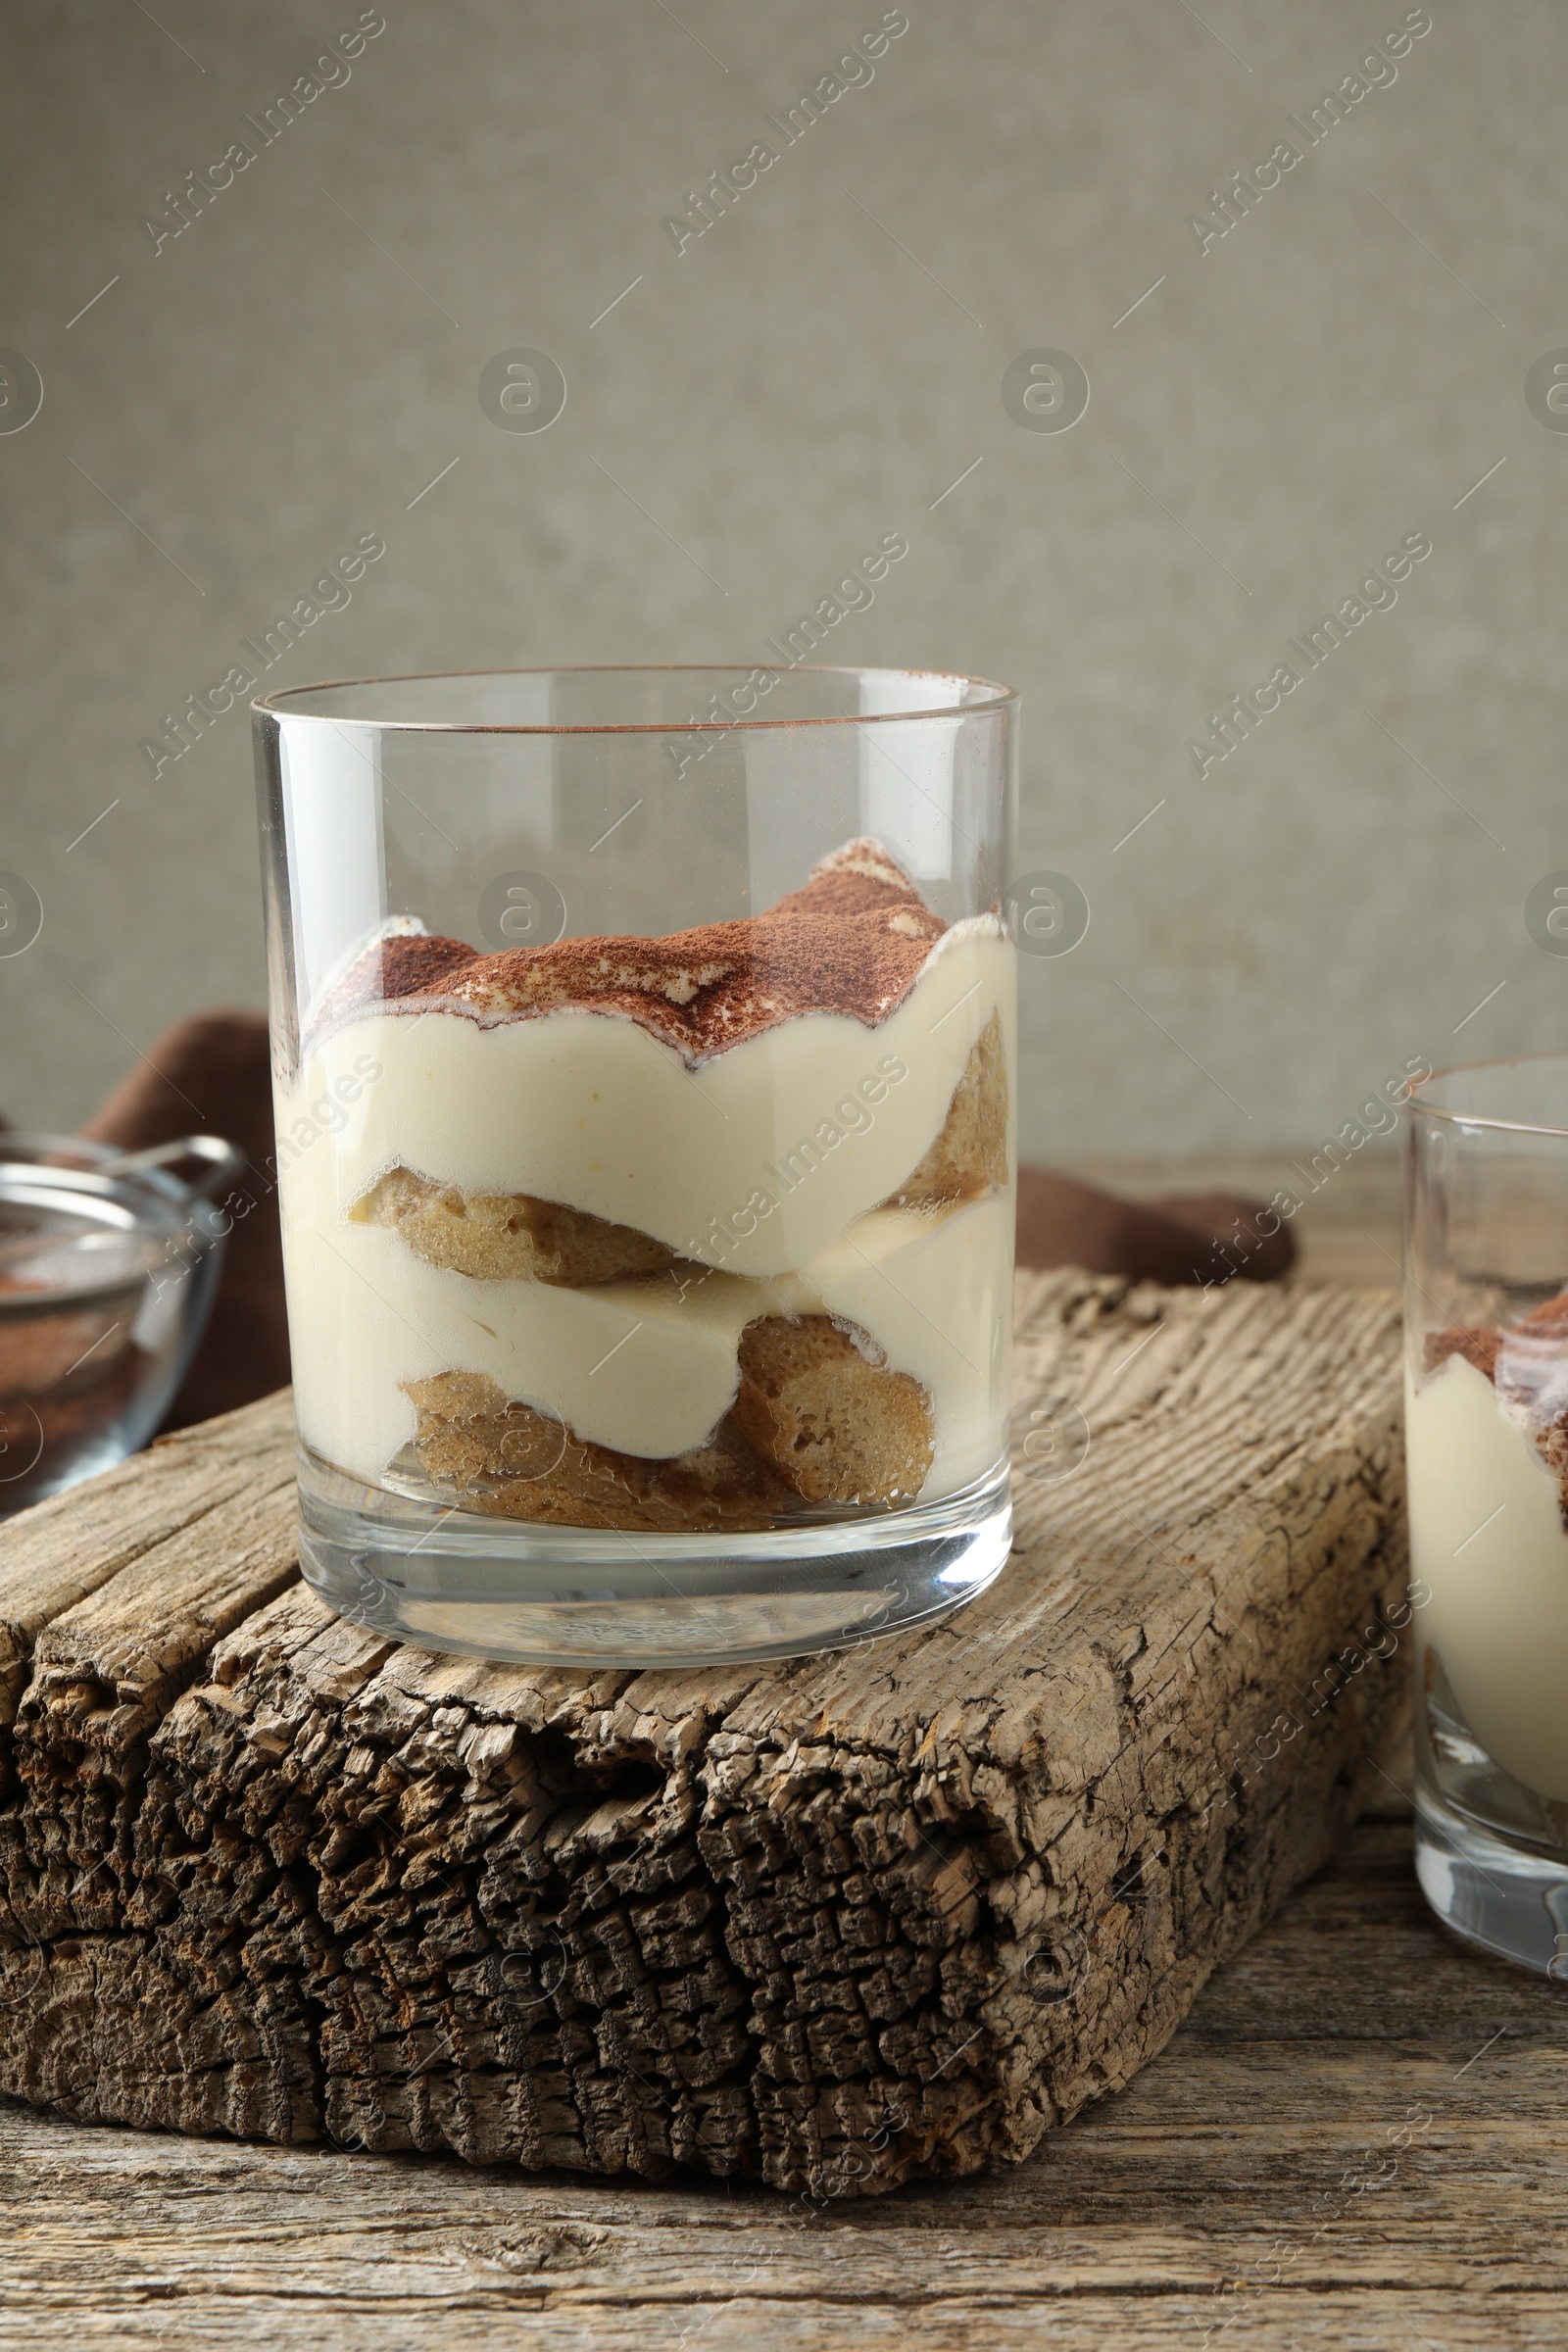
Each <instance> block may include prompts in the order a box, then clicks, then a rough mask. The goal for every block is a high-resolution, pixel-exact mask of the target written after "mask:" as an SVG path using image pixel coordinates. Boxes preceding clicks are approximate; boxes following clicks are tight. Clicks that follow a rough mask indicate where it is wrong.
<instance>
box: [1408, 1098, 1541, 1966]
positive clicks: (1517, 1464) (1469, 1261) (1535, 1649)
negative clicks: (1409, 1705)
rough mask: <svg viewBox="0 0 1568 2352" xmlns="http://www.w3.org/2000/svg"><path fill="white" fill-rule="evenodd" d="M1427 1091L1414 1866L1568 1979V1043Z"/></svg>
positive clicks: (1414, 1360)
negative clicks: (1567, 1049) (1566, 1049)
mask: <svg viewBox="0 0 1568 2352" xmlns="http://www.w3.org/2000/svg"><path fill="white" fill-rule="evenodd" d="M1410 1108H1411V1114H1412V1115H1411V1121H1410V1126H1409V1129H1408V1131H1407V1140H1406V1158H1405V1179H1406V1189H1405V1333H1406V1350H1405V1373H1406V1395H1405V1438H1406V1452H1407V1457H1408V1463H1409V1476H1410V1564H1411V1568H1412V1571H1413V1575H1414V1582H1413V1585H1412V1588H1411V1603H1412V1608H1411V1619H1412V1625H1413V1630H1414V1634H1415V1661H1416V1672H1417V1687H1416V1868H1417V1872H1418V1875H1419V1877H1420V1881H1421V1886H1422V1889H1423V1891H1424V1892H1425V1894H1426V1897H1427V1900H1428V1901H1429V1902H1430V1903H1431V1904H1432V1906H1433V1908H1434V1909H1435V1910H1436V1911H1437V1912H1438V1913H1439V1914H1440V1916H1441V1917H1442V1918H1444V1919H1445V1920H1446V1922H1447V1923H1448V1925H1449V1926H1450V1927H1452V1928H1455V1929H1456V1930H1457V1931H1458V1932H1459V1933H1460V1934H1461V1935H1464V1936H1469V1937H1471V1938H1472V1939H1473V1940H1474V1941H1476V1942H1478V1943H1482V1944H1485V1945H1486V1946H1487V1947H1488V1948H1489V1949H1490V1950H1492V1951H1495V1952H1500V1953H1503V1954H1505V1955H1506V1956H1507V1957H1508V1958H1509V1959H1513V1960H1518V1961H1521V1962H1523V1963H1524V1964H1525V1965H1526V1966H1527V1967H1532V1968H1536V1969H1539V1970H1542V1971H1544V1973H1545V1974H1547V1975H1548V1976H1551V1977H1554V1978H1556V1979H1557V1980H1559V1981H1568V1055H1563V1054H1538V1055H1525V1056H1521V1057H1519V1058H1517V1059H1512V1060H1504V1061H1492V1062H1479V1063H1476V1064H1474V1065H1473V1066H1471V1067H1469V1068H1466V1069H1455V1070H1442V1071H1439V1072H1438V1073H1437V1074H1436V1075H1435V1076H1434V1077H1431V1078H1428V1079H1427V1080H1425V1081H1424V1082H1423V1083H1422V1084H1420V1085H1419V1086H1417V1087H1416V1088H1415V1090H1414V1091H1413V1093H1412V1095H1411V1099H1410Z"/></svg>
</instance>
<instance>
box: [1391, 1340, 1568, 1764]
mask: <svg viewBox="0 0 1568 2352" xmlns="http://www.w3.org/2000/svg"><path fill="white" fill-rule="evenodd" d="M1425 1358H1426V1360H1425V1377H1423V1378H1422V1379H1420V1380H1412V1381H1411V1382H1410V1383H1409V1386H1408V1390H1407V1394H1406V1399H1405V1444H1406V1452H1407V1457H1408V1463H1409V1480H1410V1551H1411V1564H1412V1568H1413V1570H1414V1573H1415V1576H1416V1578H1417V1579H1418V1580H1420V1582H1421V1583H1424V1584H1425V1585H1426V1586H1427V1587H1429V1588H1430V1592H1431V1599H1430V1601H1428V1602H1426V1604H1425V1606H1424V1609H1423V1627H1424V1642H1425V1646H1426V1648H1427V1652H1428V1655H1429V1657H1435V1658H1437V1659H1438V1660H1441V1664H1442V1669H1443V1673H1444V1675H1445V1676H1446V1680H1447V1683H1448V1686H1449V1689H1450V1690H1451V1692H1452V1694H1453V1697H1454V1700H1455V1702H1456V1703H1457V1706H1458V1708H1459V1711H1460V1713H1461V1714H1462V1716H1463V1718H1464V1723H1465V1726H1466V1727H1467V1728H1468V1730H1469V1731H1470V1732H1471V1733H1472V1734H1473V1735H1474V1737H1475V1739H1476V1740H1478V1741H1479V1742H1480V1744H1481V1746H1482V1747H1483V1748H1485V1750H1486V1752H1487V1754H1488V1755H1489V1756H1491V1757H1492V1758H1493V1760H1494V1761H1495V1763H1497V1764H1499V1765H1500V1766H1501V1767H1502V1769H1503V1771H1504V1772H1506V1773H1508V1774H1510V1775H1511V1776H1512V1777H1513V1779H1514V1780H1516V1781H1518V1782H1520V1783H1522V1784H1523V1786H1524V1787H1525V1788H1526V1789H1533V1790H1535V1791H1536V1793H1537V1794H1538V1795H1540V1796H1543V1797H1544V1798H1546V1799H1548V1800H1549V1801H1553V1802H1558V1803H1561V1802H1565V1801H1568V1706H1565V1704H1564V1692H1565V1691H1568V1294H1564V1295H1563V1296H1562V1297H1560V1298H1556V1299H1547V1300H1546V1301H1545V1302H1544V1304H1543V1305H1541V1306H1538V1307H1537V1308H1535V1309H1534V1310H1533V1311H1532V1312H1531V1313H1529V1314H1527V1315H1525V1316H1524V1317H1522V1318H1521V1320H1520V1321H1519V1322H1518V1323H1516V1324H1514V1325H1512V1326H1510V1327H1509V1328H1507V1329H1506V1330H1498V1329H1495V1328H1492V1327H1489V1326H1484V1325H1475V1326H1466V1327H1463V1328H1458V1329H1449V1330H1447V1331H1443V1332H1434V1333H1431V1334H1429V1335H1428V1338H1427V1341H1426V1344H1425Z"/></svg>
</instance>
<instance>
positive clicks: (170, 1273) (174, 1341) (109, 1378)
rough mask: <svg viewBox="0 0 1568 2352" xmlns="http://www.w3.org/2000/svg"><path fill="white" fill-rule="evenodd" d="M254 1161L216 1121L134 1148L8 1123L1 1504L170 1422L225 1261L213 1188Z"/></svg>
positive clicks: (53, 1490)
mask: <svg viewBox="0 0 1568 2352" xmlns="http://www.w3.org/2000/svg"><path fill="white" fill-rule="evenodd" d="M182 1162H184V1163H191V1162H194V1163H195V1166H194V1170H193V1171H191V1170H187V1172H185V1173H180V1172H178V1171H179V1170H180V1166H181V1163H182ZM244 1167H245V1161H244V1159H243V1157H242V1156H241V1154H240V1153H239V1152H236V1151H235V1150H234V1149H233V1147H232V1146H231V1145H229V1144H226V1143H221V1142H220V1141H219V1139H218V1138H217V1137H215V1136H204V1135H202V1136H186V1137H182V1138H181V1139H180V1140H179V1141H177V1142H174V1143H168V1144H158V1145H155V1146H153V1147H152V1148H151V1149H150V1150H148V1151H145V1152H122V1151H119V1150H117V1149H116V1148H115V1147H114V1146H113V1145H109V1144H90V1143H84V1142H83V1141H82V1140H81V1139H80V1138H79V1137H77V1136H56V1135H21V1134H5V1133H0V1517H9V1516H10V1514H11V1513H13V1512H15V1511H19V1510H22V1509H24V1508H25V1506H26V1505H27V1504H28V1503H33V1502H40V1501H42V1500H43V1498H44V1497H45V1496H46V1495H58V1494H59V1493H60V1492H61V1490H62V1489H63V1488H65V1487H71V1486H74V1485H75V1484H76V1482H77V1481H78V1480H79V1479H83V1478H90V1477H91V1476H92V1475H93V1473H94V1472H95V1471H99V1470H106V1469H108V1468H110V1467H111V1465H112V1464H114V1463H115V1462H118V1461H122V1460H123V1458H124V1456H125V1455H126V1454H127V1453H134V1452H135V1450H136V1448H137V1447H138V1446H144V1445H145V1444H146V1443H147V1440H148V1439H149V1438H150V1437H151V1436H152V1434H153V1432H154V1431H155V1430H156V1429H157V1427H158V1425H159V1423H160V1422H161V1421H162V1420H163V1418H164V1415H165V1414H166V1413H167V1412H168V1410H169V1407H170V1404H171V1402H172V1399H173V1397H174V1394H175V1391H176V1390H177V1389H178V1387H179V1384H180V1382H181V1381H182V1380H183V1378H184V1376H185V1372H186V1369H187V1367H188V1366H189V1363H190V1359H191V1356H192V1355H193V1353H194V1352H195V1348H196V1344H197V1342H198V1340H199V1339H200V1338H201V1335H202V1331H203V1329H204V1327H205V1325H206V1322H207V1317H208V1315H209V1313H210V1312H211V1309H212V1303H213V1298H214V1294H215V1293H216V1291H217V1288H218V1278H219V1274H220V1272H221V1266H222V1257H223V1241H224V1236H225V1235H226V1233H227V1232H228V1226H229V1220H228V1219H227V1218H226V1216H225V1215H224V1213H223V1211H222V1210H221V1208H219V1207H218V1206H217V1205H216V1204H215V1202H214V1201H213V1200H212V1199H211V1198H210V1196H211V1195H213V1194H214V1193H217V1192H219V1191H221V1189H222V1188H223V1187H224V1186H225V1185H228V1184H232V1183H233V1182H234V1181H235V1179H236V1178H237V1177H238V1176H239V1175H240V1174H241V1173H242V1172H243V1170H244Z"/></svg>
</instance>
